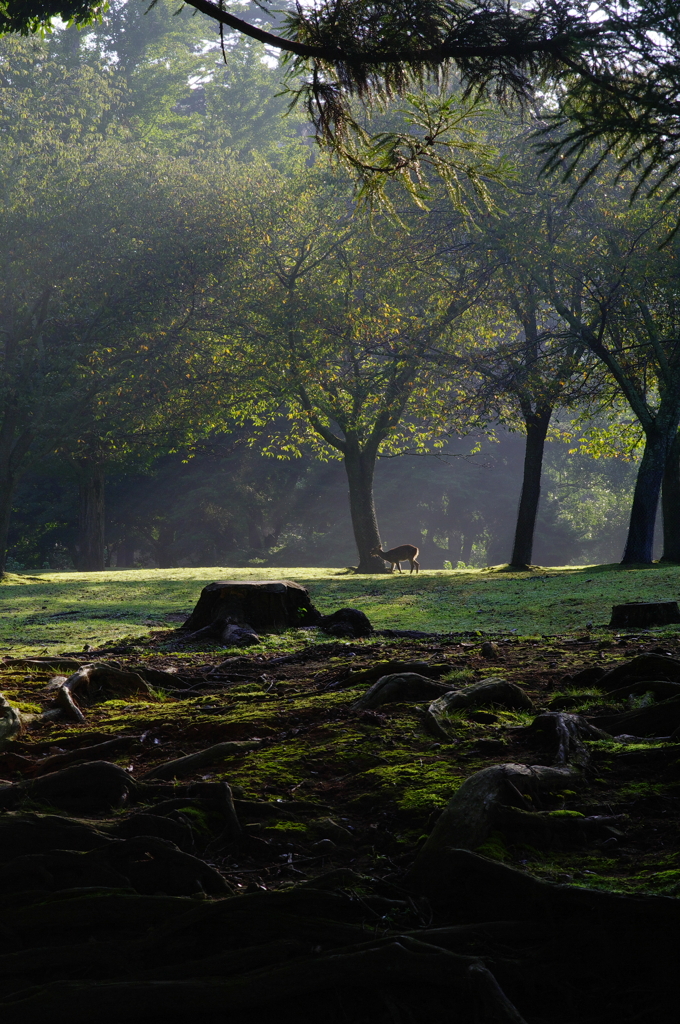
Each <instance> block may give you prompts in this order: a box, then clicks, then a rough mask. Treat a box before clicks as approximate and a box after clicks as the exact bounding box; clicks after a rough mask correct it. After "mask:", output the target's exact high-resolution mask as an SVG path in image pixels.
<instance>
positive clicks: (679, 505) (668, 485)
mask: <svg viewBox="0 0 680 1024" xmlns="http://www.w3.org/2000/svg"><path fill="white" fill-rule="evenodd" d="M661 509H662V512H663V555H662V556H661V561H662V562H680V433H677V432H676V434H675V437H674V438H673V443H672V444H671V446H670V449H669V452H668V457H667V459H666V465H665V467H664V474H663V481H662V484H661Z"/></svg>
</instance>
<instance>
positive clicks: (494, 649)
mask: <svg viewBox="0 0 680 1024" xmlns="http://www.w3.org/2000/svg"><path fill="white" fill-rule="evenodd" d="M482 657H483V658H489V659H492V660H497V659H498V658H499V657H500V650H499V647H498V644H494V643H492V642H491V641H490V640H486V641H485V642H484V643H483V644H482Z"/></svg>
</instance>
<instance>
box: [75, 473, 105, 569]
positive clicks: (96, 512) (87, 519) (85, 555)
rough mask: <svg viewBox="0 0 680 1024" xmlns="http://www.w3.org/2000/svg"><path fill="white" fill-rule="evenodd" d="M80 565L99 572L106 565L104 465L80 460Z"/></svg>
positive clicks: (81, 567)
mask: <svg viewBox="0 0 680 1024" xmlns="http://www.w3.org/2000/svg"><path fill="white" fill-rule="evenodd" d="M78 504H79V508H78V569H79V570H80V571H81V572H97V571H98V570H102V569H103V568H104V466H103V464H102V463H101V462H96V461H94V460H87V461H84V462H83V463H81V477H80V482H79V485H78Z"/></svg>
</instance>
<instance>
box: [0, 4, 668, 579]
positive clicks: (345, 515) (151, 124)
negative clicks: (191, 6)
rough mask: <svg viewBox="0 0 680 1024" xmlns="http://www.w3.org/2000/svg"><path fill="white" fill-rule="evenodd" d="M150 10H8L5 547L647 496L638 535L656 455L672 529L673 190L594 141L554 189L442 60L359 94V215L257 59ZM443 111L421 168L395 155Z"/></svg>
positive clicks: (651, 508)
mask: <svg viewBox="0 0 680 1024" xmlns="http://www.w3.org/2000/svg"><path fill="white" fill-rule="evenodd" d="M169 12H170V6H169V5H167V4H165V3H159V4H158V5H156V6H155V7H154V8H153V9H152V10H151V11H150V13H149V14H148V15H147V16H144V15H143V13H142V9H141V8H140V7H139V6H137V5H136V4H131V3H125V2H123V0H115V2H114V3H113V5H112V6H111V10H110V13H109V14H108V15H107V17H106V19H105V20H104V21H103V22H102V23H101V24H95V25H93V26H92V27H91V28H90V29H84V30H82V31H80V32H78V31H77V30H76V29H74V28H66V29H59V30H58V31H55V32H54V33H53V34H52V35H50V36H48V37H47V38H45V39H44V40H37V39H24V38H19V37H15V36H11V35H10V36H5V37H4V38H3V39H2V40H0V74H2V77H3V86H4V88H3V94H2V99H1V101H0V118H1V119H2V126H3V134H2V138H1V140H0V172H1V175H2V181H1V185H2V189H3V197H4V200H5V202H4V206H3V212H2V214H1V215H0V232H1V234H2V240H3V247H2V253H3V254H2V259H3V260H4V265H3V276H2V283H1V284H0V320H1V322H2V330H3V351H2V358H3V361H4V363H3V367H4V376H3V380H2V386H1V390H0V402H1V403H2V405H1V406H0V416H1V417H2V419H1V421H0V474H2V477H1V479H0V485H1V486H0V494H1V498H2V509H1V510H0V511H1V512H2V515H0V520H1V521H2V523H4V526H3V530H4V531H5V534H6V535H7V537H8V543H9V550H10V562H9V565H10V567H11V566H17V565H24V566H27V567H30V568H40V567H42V566H48V565H49V566H51V567H53V568H70V567H75V568H80V569H96V568H103V567H104V566H105V565H118V566H121V567H122V566H130V565H134V564H155V565H174V564H209V563H210V564H215V563H229V564H234V565H238V564H280V565H286V564H287V565H291V564H320V565H338V566H341V567H342V566H344V565H349V564H352V563H355V564H356V561H357V554H356V552H357V548H358V551H359V565H360V568H361V569H362V570H370V571H379V570H380V569H382V568H383V566H382V563H380V564H379V565H377V564H374V562H372V561H371V559H370V548H371V547H373V546H374V543H377V542H379V541H381V540H382V541H383V542H384V544H385V545H387V546H391V545H394V544H397V543H402V542H409V543H416V544H418V545H419V546H420V547H421V551H422V559H421V563H422V565H423V567H430V568H442V567H443V566H445V565H452V566H453V567H455V566H456V565H457V564H458V563H463V564H476V565H482V564H488V563H491V564H497V563H503V562H508V561H510V560H512V561H518V560H519V561H520V562H521V563H527V562H529V561H536V562H539V563H544V564H562V563H567V562H572V563H578V562H584V561H585V562H588V561H613V560H617V559H618V558H619V556H620V554H621V551H622V550H623V547H624V543H625V541H626V521H627V519H628V516H629V513H630V509H631V499H632V497H633V496H635V501H636V502H637V504H634V505H633V529H632V531H629V535H628V545H629V547H628V548H627V558H628V560H629V561H635V560H643V561H644V560H648V559H649V558H651V557H652V554H654V553H655V554H657V555H658V554H659V551H656V552H654V551H653V549H652V546H651V545H652V534H653V525H654V520H655V516H656V508H657V504H658V493H654V488H656V492H658V488H659V487H660V485H661V477H663V478H664V499H665V503H664V526H665V535H666V546H665V551H666V557H669V558H674V557H676V554H675V548H674V547H673V544H674V543H676V542H677V537H678V535H679V533H680V531H678V530H677V526H676V524H677V519H678V511H680V510H679V509H678V503H679V501H680V460H679V458H678V445H677V443H676V441H675V438H676V434H677V420H678V415H680V411H679V410H680V407H678V399H677V395H676V393H677V392H678V388H677V382H676V379H675V376H674V374H676V372H677V371H676V359H677V353H676V349H677V341H676V339H677V326H676V295H677V292H678V281H677V274H676V271H675V262H674V261H675V259H676V251H677V246H676V244H675V242H671V243H670V244H668V245H667V246H666V247H665V248H663V247H662V248H659V246H660V244H661V243H662V242H663V241H664V239H667V238H668V233H669V231H670V230H672V227H673V223H674V219H673V218H674V214H673V210H672V208H671V207H667V208H666V210H665V211H662V212H660V211H659V209H658V208H656V207H654V205H653V204H650V203H649V202H644V203H642V202H641V203H639V204H638V205H637V206H635V207H633V208H632V210H631V209H630V208H629V205H628V200H629V197H630V195H631V192H632V190H633V189H634V187H635V178H630V179H627V178H626V177H625V176H624V177H621V176H620V175H619V176H618V177H617V166H615V165H613V164H612V165H611V166H610V167H609V169H607V166H605V165H603V169H601V173H604V184H600V185H599V186H598V188H595V187H586V188H585V189H584V190H583V191H582V192H581V193H580V194H579V196H578V197H577V199H576V201H575V202H572V201H571V200H572V198H573V192H572V189H571V187H570V186H568V185H563V184H559V183H556V182H555V181H554V180H553V181H552V182H545V181H541V180H540V179H539V177H538V164H539V162H538V161H537V159H536V158H535V157H530V156H529V141H528V139H527V128H526V126H525V125H523V124H522V123H521V122H520V121H513V120H508V119H506V120H505V121H502V119H500V117H499V111H498V110H497V109H496V110H494V109H493V107H488V108H485V109H484V110H481V108H477V110H476V118H477V119H476V121H475V124H476V135H475V134H474V133H472V131H471V129H469V128H466V129H465V130H463V128H462V127H461V125H462V124H463V119H462V113H461V111H462V110H463V107H461V104H460V101H459V98H458V97H457V95H456V92H455V88H453V91H452V92H451V94H450V96H449V99H448V101H447V102H448V107H447V108H446V112H445V115H442V114H441V109H442V108H441V107H437V104H436V102H435V100H434V98H433V97H429V98H428V95H427V94H422V95H421V96H420V97H413V98H411V100H410V101H409V102H408V103H406V106H407V108H408V109H407V111H406V113H404V112H402V110H401V105H400V104H399V103H396V104H393V105H392V107H390V108H389V109H387V110H384V111H381V112H380V113H379V114H376V116H375V118H374V120H373V124H372V128H373V129H376V130H377V129H378V128H380V129H381V130H382V135H381V140H382V141H381V143H380V146H381V147H382V148H380V147H379V148H378V150H374V151H373V156H374V158H375V159H376V161H378V162H377V163H376V165H375V167H374V168H371V166H369V165H368V164H366V163H365V162H364V163H363V164H362V167H363V172H362V173H364V181H366V180H367V179H366V174H369V177H370V174H372V173H373V171H376V173H378V176H379V177H380V176H382V177H381V178H380V180H381V181H382V182H383V184H381V186H380V189H379V191H380V192H381V193H382V194H383V195H384V197H385V198H386V199H387V200H388V201H389V202H388V205H387V207H385V208H383V210H380V209H378V208H375V209H374V211H373V214H372V216H371V215H369V211H367V210H366V209H365V208H362V207H361V206H360V205H357V202H356V196H355V194H354V192H353V183H352V181H351V179H349V178H347V177H346V176H345V174H344V172H343V171H342V170H341V169H339V168H338V166H337V165H333V164H330V163H329V162H328V161H327V159H326V157H325V155H324V154H323V153H320V152H319V150H318V148H316V147H315V146H314V145H313V144H312V143H311V142H310V137H309V129H308V126H307V124H306V122H305V120H304V119H303V117H302V114H301V113H300V112H295V111H293V113H292V114H291V113H289V114H288V115H286V116H284V114H285V108H286V98H285V97H284V96H282V95H281V70H280V68H279V66H278V65H277V63H276V60H275V59H274V58H273V57H272V56H271V55H270V54H268V53H267V51H265V49H264V48H263V47H262V46H261V45H260V44H259V43H257V42H255V41H253V40H251V39H247V38H244V37H237V36H226V38H225V40H224V46H225V54H226V62H225V60H224V58H223V55H222V52H221V47H220V41H219V38H218V37H217V35H216V31H215V23H214V21H210V20H206V19H203V18H202V17H201V16H196V17H188V16H187V12H186V11H185V12H184V13H183V14H180V15H179V16H178V17H177V18H170V17H169ZM431 100H432V103H431ZM466 109H467V108H466ZM414 111H415V112H416V113H415V114H414ZM418 112H419V113H418ZM438 112H439V113H438ZM440 115H441V116H442V117H443V118H444V120H442V121H441V123H440V124H441V126H442V127H441V134H440V135H438V136H437V145H441V147H442V148H441V153H442V154H443V155H442V157H441V162H440V163H441V166H440V165H438V164H437V163H436V161H434V162H433V160H432V159H431V155H430V156H428V157H427V158H425V155H424V154H423V153H421V158H422V159H421V161H420V170H419V174H420V178H419V179H418V178H417V177H416V178H412V179H411V180H412V181H413V182H415V187H414V188H412V189H411V194H410V195H409V194H408V191H406V192H405V191H404V190H403V189H400V187H399V186H398V184H396V185H391V184H390V182H389V178H390V174H391V172H392V170H393V168H392V167H391V165H390V164H389V161H390V160H392V161H393V160H397V161H398V160H399V159H401V156H403V154H404V153H406V152H411V153H413V150H412V149H411V150H409V146H411V142H410V141H409V140H410V139H411V136H412V135H413V133H414V132H415V133H416V136H417V135H418V132H420V137H421V139H424V138H425V135H426V134H427V132H428V131H429V130H430V128H429V127H428V125H430V122H429V121H428V120H427V119H428V118H430V117H436V116H440ZM468 115H469V111H468V113H466V114H465V117H466V118H468V121H466V122H465V123H469V117H468ZM418 118H420V120H418ZM447 118H448V120H447ZM456 118H458V121H457V122H456ZM454 122H455V123H456V124H457V125H458V127H456V129H455V131H454V130H453V128H452V125H453V124H454ZM432 123H433V124H434V122H432ZM368 127H371V126H370V125H369V126H368ZM402 129H403V131H402ZM437 131H439V129H437ZM447 132H448V134H447ZM465 132H467V135H465ZM435 134H436V133H435ZM465 139H467V142H465ZM428 145H429V144H428ZM385 146H387V147H388V149H389V154H388V156H389V159H388V157H386V155H385V154H386V153H387V150H386V149H385ZM390 147H391V148H390ZM466 147H467V148H466ZM416 148H417V147H416ZM362 152H363V156H362V160H363V157H365V156H366V154H367V153H369V152H370V147H369V150H366V149H364V150H363V151H362ZM400 154H401V156H400ZM385 159H387V161H388V162H387V164H385V163H384V162H383V163H382V164H381V163H380V161H384V160H385ZM409 159H410V158H409ZM446 160H448V161H450V166H451V167H453V168H454V170H455V181H454V182H453V184H455V188H452V187H451V186H452V181H451V180H449V182H448V183H447V182H444V184H442V173H441V167H442V166H443V162H445V161H446ZM456 161H457V163H456ZM466 161H467V163H466ZM407 164H408V167H409V168H410V169H411V170H412V169H413V165H412V164H410V163H408V161H407ZM411 170H409V171H408V173H409V174H410V173H411ZM383 172H385V173H383ZM483 172H484V173H483ZM607 175H608V177H607ZM444 177H445V175H444ZM447 184H448V188H447ZM421 186H422V187H421ZM414 197H415V199H416V200H417V202H416V203H415V204H414V203H413V202H412V201H411V200H412V198H414ZM418 202H420V204H421V205H420V206H419V205H418ZM667 410H668V412H667ZM626 417H628V419H627V420H626ZM622 418H623V419H622ZM661 420H663V424H662V425H663V430H660V424H661ZM623 421H625V423H624V426H625V431H624V433H625V435H626V438H627V444H626V445H622V446H619V447H618V449H617V448H616V446H615V445H612V444H609V445H608V444H607V443H605V440H604V439H605V438H606V437H607V432H608V431H609V433H610V435H611V434H612V432H613V433H614V434H616V433H619V434H620V433H621V429H620V428H621V423H622V422H623ZM657 433H661V434H663V438H662V440H660V441H658V444H657V439H656V434H657ZM645 434H646V439H647V445H646V449H645V451H646V452H650V451H651V449H652V448H654V451H655V452H656V456H655V458H656V461H655V462H654V474H655V476H654V488H651V487H650V486H649V481H647V478H646V476H645V473H646V472H647V469H646V462H645V459H646V460H647V462H649V460H650V457H651V456H648V455H645V457H644V458H643V460H642V463H641V464H640V469H639V470H638V465H637V464H638V462H639V460H640V455H641V454H642V450H643V447H644V446H643V445H642V441H643V437H644V435H645ZM652 435H654V436H653V437H652ZM579 438H583V441H582V442H581V441H579ZM527 441H528V444H527ZM534 442H535V443H534ZM544 446H545V456H544V452H543V449H544ZM657 449H658V451H657ZM661 449H663V451H662V450H661ZM595 456H598V457H597V458H596V457H595ZM329 457H330V461H324V460H327V459H329ZM343 461H344V464H345V467H344V470H343V465H342V463H343ZM345 470H346V472H345ZM636 472H637V475H638V483H637V490H636V491H633V485H634V480H635V475H636ZM348 490H349V499H350V500H349V501H348ZM539 493H540V494H541V495H542V497H541V501H540V504H539ZM520 494H522V495H523V500H522V502H521V503H520V505H519V507H520V515H519V518H517V509H518V502H519V499H520ZM641 502H642V504H643V505H644V509H643V512H642V513H641V512H640V511H639V506H640V503H641ZM640 523H642V524H643V528H642V533H640V529H641V528H640ZM7 531H9V532H7ZM353 537H354V539H353ZM513 537H514V551H513ZM631 538H632V539H631ZM640 538H641V539H640ZM631 545H632V547H631ZM0 549H2V550H3V551H4V549H5V544H4V542H3V540H2V537H1V536H0Z"/></svg>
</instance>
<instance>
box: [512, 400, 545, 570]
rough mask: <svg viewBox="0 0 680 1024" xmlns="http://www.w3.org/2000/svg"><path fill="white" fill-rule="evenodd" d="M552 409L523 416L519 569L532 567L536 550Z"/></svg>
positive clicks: (515, 562) (517, 529) (516, 563)
mask: <svg viewBox="0 0 680 1024" xmlns="http://www.w3.org/2000/svg"><path fill="white" fill-rule="evenodd" d="M551 416H552V408H551V407H549V406H543V407H539V408H538V409H537V410H536V412H528V411H526V412H525V413H524V423H525V426H526V431H527V439H526V445H525V447H524V476H523V478H522V494H521V496H520V499H519V509H518V511H517V525H516V527H515V543H514V544H513V548H512V559H511V561H510V564H511V566H512V567H513V568H516V569H526V568H527V567H528V566H529V565H530V564H531V553H532V551H533V547H534V531H535V529H536V515H537V514H538V502H539V499H540V497H541V473H542V470H543V451H544V449H545V438H546V435H547V433H548V427H549V425H550V417H551Z"/></svg>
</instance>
